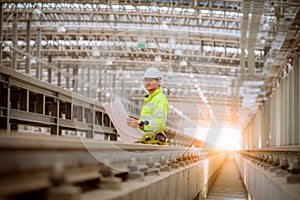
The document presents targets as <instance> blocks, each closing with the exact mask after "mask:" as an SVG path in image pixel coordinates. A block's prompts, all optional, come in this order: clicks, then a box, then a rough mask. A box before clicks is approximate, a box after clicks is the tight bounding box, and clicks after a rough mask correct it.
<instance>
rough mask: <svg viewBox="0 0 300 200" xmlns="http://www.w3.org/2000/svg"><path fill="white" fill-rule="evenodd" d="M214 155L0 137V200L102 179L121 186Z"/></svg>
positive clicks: (189, 150) (155, 147)
mask: <svg viewBox="0 0 300 200" xmlns="http://www.w3.org/2000/svg"><path fill="white" fill-rule="evenodd" d="M217 153H218V152H217V151H214V152H210V151H209V150H208V149H207V150H204V149H200V148H189V147H175V146H159V145H144V144H124V143H119V142H116V141H95V140H89V139H77V138H76V139H75V138H64V137H49V136H38V135H20V134H10V135H1V136H0V162H1V167H0V174H1V181H0V196H1V197H13V198H15V197H23V196H24V195H28V194H29V195H33V197H35V196H37V195H38V194H40V193H43V192H45V191H46V190H48V189H49V188H51V187H53V186H57V185H60V184H63V183H68V184H72V185H80V187H83V186H82V185H85V186H86V184H87V183H89V182H99V178H101V177H118V178H121V180H123V181H125V180H126V179H128V178H134V177H135V178H143V175H144V174H147V173H159V171H171V170H172V169H176V168H179V167H183V166H187V165H190V164H192V163H196V162H199V161H200V160H203V159H205V158H207V157H210V156H213V155H214V154H217ZM85 186H84V187H85ZM30 197H32V196H30Z"/></svg>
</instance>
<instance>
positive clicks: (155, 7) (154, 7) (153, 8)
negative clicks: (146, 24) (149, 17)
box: [149, 2, 157, 12]
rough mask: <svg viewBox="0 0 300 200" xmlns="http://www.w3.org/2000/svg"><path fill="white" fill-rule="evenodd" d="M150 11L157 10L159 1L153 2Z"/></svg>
mask: <svg viewBox="0 0 300 200" xmlns="http://www.w3.org/2000/svg"><path fill="white" fill-rule="evenodd" d="M149 11H150V12H156V11H157V3H156V2H152V3H151V6H150V9H149Z"/></svg>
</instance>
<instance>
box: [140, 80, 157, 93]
mask: <svg viewBox="0 0 300 200" xmlns="http://www.w3.org/2000/svg"><path fill="white" fill-rule="evenodd" d="M143 81H144V86H145V88H146V90H148V91H154V90H156V89H158V88H159V86H160V80H159V79H155V78H144V80H143Z"/></svg>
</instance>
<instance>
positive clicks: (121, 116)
mask: <svg viewBox="0 0 300 200" xmlns="http://www.w3.org/2000/svg"><path fill="white" fill-rule="evenodd" d="M103 107H104V109H105V111H106V112H107V114H108V116H109V118H110V120H111V121H112V123H113V125H114V126H115V128H116V130H117V132H118V134H119V135H120V137H121V139H122V141H123V142H125V143H133V142H135V141H137V140H138V139H140V138H141V137H142V134H141V133H140V132H139V131H138V130H137V129H135V128H131V127H129V126H128V125H127V123H126V119H127V118H129V116H128V114H127V111H126V109H125V107H124V105H123V103H122V101H121V100H120V98H115V101H113V102H111V103H104V104H103Z"/></svg>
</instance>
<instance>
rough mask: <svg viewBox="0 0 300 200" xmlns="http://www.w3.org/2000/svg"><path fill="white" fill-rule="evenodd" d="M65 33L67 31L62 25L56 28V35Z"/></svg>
mask: <svg viewBox="0 0 300 200" xmlns="http://www.w3.org/2000/svg"><path fill="white" fill-rule="evenodd" d="M66 31H67V29H66V28H65V26H64V25H63V24H60V25H59V27H58V28H57V32H58V33H65V32H66Z"/></svg>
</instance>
